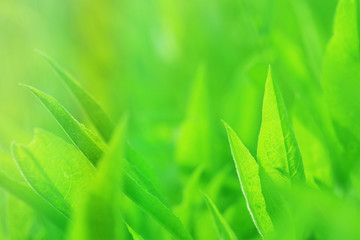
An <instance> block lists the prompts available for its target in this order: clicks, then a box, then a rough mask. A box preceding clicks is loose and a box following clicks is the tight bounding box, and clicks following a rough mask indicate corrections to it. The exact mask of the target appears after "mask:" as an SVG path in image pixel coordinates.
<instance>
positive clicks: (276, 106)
mask: <svg viewBox="0 0 360 240" xmlns="http://www.w3.org/2000/svg"><path fill="white" fill-rule="evenodd" d="M257 149H258V150H257V156H258V163H259V165H260V166H261V169H262V170H264V172H265V174H266V175H267V176H268V177H269V178H270V179H271V181H272V183H275V184H283V183H287V182H289V181H290V182H293V183H294V182H304V181H305V173H304V166H303V162H302V158H301V154H300V150H299V147H298V144H297V141H296V138H295V134H294V131H293V129H292V127H291V124H290V120H289V117H288V114H287V112H286V108H285V105H284V102H283V99H282V97H281V94H280V91H279V89H278V87H277V85H276V83H275V82H274V81H273V80H272V77H271V70H270V68H269V73H268V76H267V80H266V85H265V95H264V102H263V110H262V122H261V129H260V134H259V140H258V148H257Z"/></svg>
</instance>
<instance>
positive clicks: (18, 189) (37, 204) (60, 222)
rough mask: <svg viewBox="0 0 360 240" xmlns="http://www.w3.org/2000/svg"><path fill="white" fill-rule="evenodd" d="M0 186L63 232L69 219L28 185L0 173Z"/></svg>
mask: <svg viewBox="0 0 360 240" xmlns="http://www.w3.org/2000/svg"><path fill="white" fill-rule="evenodd" d="M0 186H1V187H2V188H4V189H5V190H6V191H8V192H9V193H11V194H12V195H14V196H15V197H17V198H19V199H21V200H22V201H24V202H25V203H27V204H28V205H29V206H31V207H32V208H34V209H35V210H36V211H38V212H39V213H41V214H42V215H44V216H45V217H47V218H48V219H49V220H50V221H52V222H53V223H54V224H55V225H56V226H58V227H59V228H60V229H62V230H65V228H66V226H67V222H68V220H69V218H68V217H66V216H65V215H64V214H63V213H62V212H60V211H59V210H58V209H56V208H55V207H54V206H52V205H51V204H49V203H48V202H47V201H46V200H45V199H43V198H42V197H41V196H40V195H39V194H37V193H36V192H35V191H34V190H33V189H32V188H30V187H29V186H28V185H26V184H24V183H21V182H18V181H16V180H14V179H12V178H10V177H8V176H7V175H6V174H5V173H3V172H0Z"/></svg>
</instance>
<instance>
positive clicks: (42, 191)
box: [11, 143, 71, 217]
mask: <svg viewBox="0 0 360 240" xmlns="http://www.w3.org/2000/svg"><path fill="white" fill-rule="evenodd" d="M11 152H12V155H13V158H14V160H15V161H16V163H17V165H18V167H19V169H20V170H21V172H22V174H23V176H24V178H25V179H26V181H27V182H28V183H29V185H30V186H31V187H32V188H33V189H34V190H35V191H36V192H37V193H38V194H39V195H40V196H41V197H43V198H44V199H46V200H47V201H48V202H49V204H51V205H52V206H53V207H54V208H55V209H57V210H58V211H60V212H61V213H62V214H63V215H64V216H66V217H69V216H70V213H71V208H70V206H69V204H68V203H67V202H66V201H65V199H64V197H63V196H62V194H61V193H60V192H59V190H58V189H57V188H56V187H55V185H54V183H53V182H52V181H51V180H50V178H49V176H48V175H47V174H46V173H45V172H44V170H43V169H42V168H41V166H40V164H39V162H38V160H37V159H36V158H35V157H34V156H33V155H32V154H31V152H30V151H29V150H28V149H27V147H25V146H23V145H20V144H16V143H13V144H12V146H11Z"/></svg>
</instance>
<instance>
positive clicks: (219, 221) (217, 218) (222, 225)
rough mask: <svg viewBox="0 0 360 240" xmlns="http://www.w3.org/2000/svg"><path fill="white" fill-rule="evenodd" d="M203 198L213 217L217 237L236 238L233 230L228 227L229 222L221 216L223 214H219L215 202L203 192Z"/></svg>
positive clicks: (224, 239)
mask: <svg viewBox="0 0 360 240" xmlns="http://www.w3.org/2000/svg"><path fill="white" fill-rule="evenodd" d="M204 199H205V201H206V204H207V206H208V208H209V211H210V212H211V215H212V217H213V219H214V222H215V226H216V228H217V231H218V235H219V239H223V240H227V239H228V240H235V239H237V238H236V236H235V234H234V232H233V230H232V229H231V228H230V226H229V224H228V223H227V222H226V220H225V219H224V218H223V216H222V215H221V213H220V212H219V210H218V209H217V207H216V206H215V204H214V203H213V202H212V201H211V199H210V198H209V197H208V196H207V195H206V194H204Z"/></svg>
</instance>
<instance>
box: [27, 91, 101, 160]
mask: <svg viewBox="0 0 360 240" xmlns="http://www.w3.org/2000/svg"><path fill="white" fill-rule="evenodd" d="M24 86H25V87H27V88H28V89H30V90H31V92H32V93H33V94H34V95H35V96H36V97H37V98H39V100H40V101H41V102H42V103H43V104H44V106H45V107H46V108H47V109H48V110H49V111H50V113H51V114H52V115H53V116H54V118H55V119H56V120H57V122H58V123H59V124H60V126H61V127H62V128H63V129H64V130H65V132H66V133H67V134H68V136H69V137H70V139H71V140H72V141H73V142H74V144H75V145H76V146H77V147H78V148H79V149H80V151H81V152H83V154H84V155H85V156H86V157H87V158H88V159H89V160H90V161H91V163H92V164H94V165H96V163H97V161H98V160H99V159H100V158H101V156H102V155H103V153H104V151H105V150H106V145H105V144H104V143H103V142H102V140H101V139H100V138H99V137H98V136H96V135H94V134H93V133H92V132H91V131H90V130H89V129H87V128H86V127H85V126H84V125H83V124H80V123H79V122H78V121H77V120H76V119H75V118H74V117H73V116H72V115H71V114H70V113H69V112H68V111H67V110H66V109H65V108H64V107H63V106H61V105H60V104H59V103H58V102H57V101H56V100H55V99H54V98H53V97H51V96H49V95H47V94H45V93H43V92H41V91H39V90H38V89H36V88H34V87H31V86H26V85H24Z"/></svg>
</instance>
